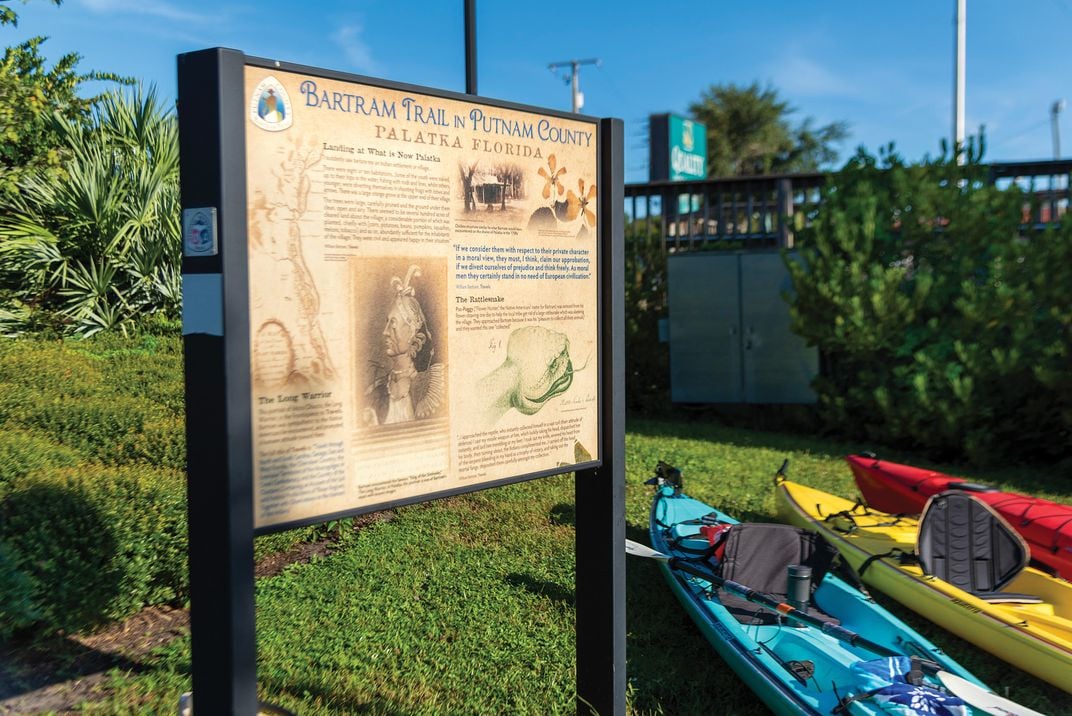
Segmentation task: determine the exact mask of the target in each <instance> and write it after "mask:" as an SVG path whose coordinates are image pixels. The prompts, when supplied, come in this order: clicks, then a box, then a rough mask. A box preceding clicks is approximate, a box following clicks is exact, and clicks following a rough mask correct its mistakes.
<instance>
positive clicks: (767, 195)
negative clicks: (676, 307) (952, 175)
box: [625, 159, 1072, 252]
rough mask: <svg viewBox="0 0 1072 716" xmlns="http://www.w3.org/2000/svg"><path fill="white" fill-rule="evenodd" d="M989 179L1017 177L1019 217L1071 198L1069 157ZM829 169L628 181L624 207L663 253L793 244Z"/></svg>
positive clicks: (1004, 181) (1028, 218) (1041, 219)
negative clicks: (1021, 201) (1021, 196)
mask: <svg viewBox="0 0 1072 716" xmlns="http://www.w3.org/2000/svg"><path fill="white" fill-rule="evenodd" d="M988 166H989V169H990V172H989V174H990V181H991V182H992V183H994V184H996V185H997V186H999V187H1007V186H1010V185H1012V184H1016V185H1017V186H1020V187H1021V188H1022V189H1024V191H1025V192H1027V193H1028V194H1029V195H1030V196H1031V198H1032V199H1033V200H1032V201H1028V202H1026V203H1025V205H1024V223H1025V224H1034V225H1040V224H1041V225H1045V224H1047V223H1051V222H1054V221H1057V220H1059V219H1060V218H1061V217H1063V216H1064V214H1065V213H1066V212H1067V211H1068V209H1069V200H1070V198H1072V193H1070V185H1072V181H1070V178H1072V160H1065V159H1060V160H1050V161H1034V162H993V163H991V164H989V165H988ZM828 176H829V175H828V174H823V173H809V174H780V175H767V176H754V177H722V178H717V179H706V180H698V181H682V182H669V181H660V182H649V183H645V184H627V185H626V186H625V210H626V215H627V219H628V220H629V224H630V226H631V227H632V231H631V233H632V234H633V235H634V236H646V237H647V236H651V235H652V232H656V233H657V235H658V236H660V237H662V239H663V246H664V249H665V250H666V251H668V252H680V251H696V250H703V249H708V248H742V249H763V248H792V246H793V233H794V231H799V230H800V229H801V228H804V227H806V226H809V225H810V224H811V222H812V221H814V219H815V216H816V215H817V213H818V211H820V210H821V207H822V203H823V192H824V189H825V187H826V182H827V178H828Z"/></svg>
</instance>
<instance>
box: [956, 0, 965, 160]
mask: <svg viewBox="0 0 1072 716" xmlns="http://www.w3.org/2000/svg"><path fill="white" fill-rule="evenodd" d="M956 2H957V11H956V19H955V22H954V24H955V25H956V51H955V58H954V72H953V75H954V80H953V96H954V101H953V148H954V151H956V152H957V163H958V164H963V163H964V157H963V155H962V154H961V151H960V150H961V148H962V147H963V146H964V66H965V64H966V60H967V53H966V51H965V46H966V44H967V34H968V32H967V14H968V10H967V0H956Z"/></svg>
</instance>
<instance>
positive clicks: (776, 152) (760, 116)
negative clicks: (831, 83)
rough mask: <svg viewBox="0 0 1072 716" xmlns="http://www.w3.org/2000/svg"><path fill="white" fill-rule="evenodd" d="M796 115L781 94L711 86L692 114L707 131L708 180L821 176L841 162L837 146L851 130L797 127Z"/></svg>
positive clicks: (808, 123)
mask: <svg viewBox="0 0 1072 716" xmlns="http://www.w3.org/2000/svg"><path fill="white" fill-rule="evenodd" d="M795 111H796V109H795V108H793V107H790V106H789V104H788V103H787V102H784V101H782V100H781V99H779V98H778V92H777V91H776V90H775V89H773V88H771V87H767V88H766V89H761V88H760V86H759V83H756V82H753V83H752V84H751V85H750V86H748V87H739V86H737V85H734V84H725V85H711V86H710V87H709V88H708V89H707V90H705V91H704V92H703V94H702V95H701V96H700V100H699V101H698V102H694V103H693V104H691V105H690V106H689V112H690V113H691V114H692V116H693V117H694V118H695V119H696V120H697V121H699V122H702V123H703V124H704V125H706V127H707V174H708V176H712V177H715V176H731V175H733V176H740V175H756V174H771V173H783V172H801V171H817V170H818V169H819V168H820V167H822V166H824V165H829V164H831V163H833V162H836V161H837V157H838V154H837V151H836V150H835V149H834V145H835V144H837V143H838V142H840V141H842V140H843V139H845V138H846V137H848V134H849V132H848V125H847V124H846V123H845V122H834V123H831V124H828V125H825V126H823V127H818V128H815V127H813V123H814V119H812V118H811V117H808V118H806V119H805V120H804V121H803V122H801V123H800V124H799V125H797V126H796V127H794V126H792V125H791V124H790V122H789V119H788V116H789V115H790V114H792V113H794V112H795Z"/></svg>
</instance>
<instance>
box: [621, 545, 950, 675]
mask: <svg viewBox="0 0 1072 716" xmlns="http://www.w3.org/2000/svg"><path fill="white" fill-rule="evenodd" d="M625 551H626V552H628V553H629V554H631V555H633V556H634V557H646V558H648V559H657V560H659V561H660V562H666V563H668V564H669V565H670V567H671V568H673V569H679V570H681V571H682V572H688V573H689V574H691V575H694V576H696V577H699V578H700V579H704V580H706V581H708V582H711V584H714V585H715V586H716V587H719V588H721V589H725V590H726V591H727V592H733V593H734V594H736V595H737V596H739V597H743V598H744V599H747V600H748V601H750V602H752V603H753V604H758V605H760V606H761V607H766V608H767V609H770V610H771V611H774V612H778V613H779V614H781V615H782V616H784V617H786V618H788V619H791V620H792V621H795V622H800V623H802V624H807V625H808V626H813V627H815V628H816V629H819V630H820V631H822V632H823V633H824V634H829V635H830V636H832V637H834V638H835V639H837V640H838V641H841V642H845V643H846V644H849V645H851V646H858V647H861V648H863V649H867V650H868V651H870V652H873V653H875V654H878V655H879V656H900V655H901V654H899V653H898V652H896V651H894V650H892V649H887V648H886V647H884V646H882V645H881V644H876V643H875V642H873V641H871V640H869V639H865V638H864V637H863V636H861V635H859V634H857V633H856V632H854V631H849V630H848V629H846V628H845V627H843V626H840V625H838V624H834V623H832V622H828V621H824V620H822V619H819V618H818V617H813V616H812V615H810V614H808V613H807V612H803V611H801V610H799V609H797V608H796V607H794V606H792V605H791V604H786V603H785V602H781V601H779V600H777V599H775V598H773V597H771V596H770V595H769V594H764V593H763V592H757V591H756V590H754V589H752V588H751V587H746V586H745V585H743V584H740V583H738V582H734V581H733V580H732V579H723V578H722V577H720V576H718V575H717V574H715V573H714V572H712V571H711V570H709V569H705V568H703V567H700V566H698V565H696V564H693V563H691V562H689V561H687V560H684V559H680V558H678V557H671V556H670V555H668V554H663V553H662V552H659V551H656V550H654V549H652V548H651V547H647V546H645V545H642V544H640V543H639V542H634V541H633V540H629V539H627V540H626V541H625ZM922 663H923V665H924V667H927V666H933V667H934V671H937V670H938V664H936V663H934V662H933V661H931V662H928V661H923V662H922ZM934 671H931V673H934Z"/></svg>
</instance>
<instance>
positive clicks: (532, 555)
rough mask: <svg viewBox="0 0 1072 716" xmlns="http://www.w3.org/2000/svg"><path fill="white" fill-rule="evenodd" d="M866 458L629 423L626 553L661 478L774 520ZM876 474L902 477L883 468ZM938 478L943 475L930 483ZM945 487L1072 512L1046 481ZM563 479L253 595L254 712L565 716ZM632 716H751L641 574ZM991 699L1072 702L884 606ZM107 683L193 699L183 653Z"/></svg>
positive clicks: (120, 706)
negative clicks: (968, 672)
mask: <svg viewBox="0 0 1072 716" xmlns="http://www.w3.org/2000/svg"><path fill="white" fill-rule="evenodd" d="M867 447H869V446H859V445H848V444H839V443H835V442H831V441H828V440H821V439H816V438H808V437H800V436H793V435H783V434H777V433H765V432H757V431H749V430H741V429H733V428H727V427H722V426H718V425H715V424H711V423H705V422H701V421H685V420H680V421H670V420H665V421H663V420H633V421H631V422H630V423H629V429H628V434H627V438H626V458H627V461H626V462H627V465H626V467H627V481H628V487H627V491H626V514H627V530H628V536H629V537H630V538H632V539H637V540H640V541H644V542H647V510H648V501H649V498H650V488H648V487H645V486H644V485H643V481H644V480H645V479H646V478H647V477H649V476H650V475H651V471H652V468H653V467H654V466H655V463H656V462H657V461H658V460H660V459H663V460H666V461H668V462H670V463H672V464H675V465H677V466H678V467H680V468H681V469H682V471H683V473H684V479H685V489H686V491H687V492H689V493H690V494H692V495H694V496H696V497H698V498H700V499H702V500H704V501H706V502H709V503H711V504H714V505H718V506H720V507H721V508H722V509H724V510H725V511H727V512H729V513H731V514H733V515H735V516H736V517H738V518H740V519H742V520H772V519H773V516H774V500H773V491H772V482H771V476H772V475H773V473H774V471H775V470H776V469H777V468H778V466H779V465H780V464H781V462H782V460H783V459H785V458H789V461H790V462H789V475H790V477H791V478H792V479H794V480H797V481H800V482H803V483H806V484H810V485H814V486H816V487H820V488H822V489H826V490H829V491H832V492H837V493H841V494H846V495H851V494H854V488H853V486H852V479H851V475H850V473H849V470H848V468H847V466H845V464H844V463H843V462H842V461H841V456H842V455H844V454H845V453H847V452H852V451H857V450H860V449H866V448H867ZM883 457H887V458H889V459H894V460H898V459H900V460H903V461H911V459H912V458H911V456H909V455H906V454H898V453H893V452H884V453H883ZM936 467H943V466H936ZM944 467H945V469H947V470H948V471H951V472H955V473H957V474H962V475H965V476H967V477H970V478H972V479H976V480H979V481H989V482H991V483H995V484H998V485H1002V486H1005V487H1007V488H1009V489H1019V490H1029V491H1031V492H1034V493H1037V494H1040V495H1045V496H1048V497H1050V498H1053V499H1057V500H1059V501H1063V502H1072V485H1068V484H1067V483H1066V482H1065V481H1063V480H1062V478H1061V477H1060V476H1059V475H1058V474H1057V473H1056V471H1055V472H1054V474H1046V473H1040V472H1032V473H1030V475H1024V474H1019V473H1018V472H1017V471H1015V470H1010V471H1003V472H981V471H968V470H965V469H963V468H961V467H959V466H952V465H946V466H944ZM573 585H574V559H573V479H572V476H569V475H566V476H560V477H555V478H549V479H545V480H539V481H534V482H530V483H525V484H520V485H512V486H509V487H504V488H499V489H495V490H489V491H486V492H480V493H475V494H472V495H468V496H464V497H458V498H452V499H448V500H442V501H439V502H435V503H429V504H425V505H417V506H413V507H408V508H404V509H400V510H397V511H396V512H395V513H394V516H393V518H392V519H390V520H387V521H380V522H376V523H374V524H372V525H370V526H367V527H365V528H363V529H362V530H360V531H354V532H347V533H346V535H345V536H344V538H343V540H342V542H341V543H340V545H339V547H338V549H337V550H336V551H334V552H333V553H331V554H329V555H328V556H326V557H322V558H319V559H314V560H313V561H311V562H309V563H305V564H295V565H292V566H290V567H288V568H287V569H285V570H284V571H283V572H282V573H280V574H278V575H276V576H272V577H267V578H264V579H261V580H259V582H258V585H257V618H258V625H257V634H258V660H259V670H258V676H259V685H260V691H261V695H262V698H263V699H265V700H267V701H269V702H272V703H275V704H277V705H279V706H283V707H284V708H287V709H290V710H292V711H294V712H297V713H300V714H336V713H370V714H477V713H481V714H482V713H512V714H513V713H517V714H555V713H574V711H575V707H574V701H573V688H574V679H575V674H574V663H573V662H574V612H573ZM627 588H628V595H627V619H628V625H627V628H628V638H627V649H628V652H627V653H628V684H629V685H628V689H629V692H628V699H629V710H630V713H632V714H691V713H697V714H699V713H707V714H712V713H714V714H730V713H734V714H761V713H766V710H765V708H764V707H763V706H762V705H761V704H759V703H758V700H757V699H756V697H755V696H754V695H753V694H751V693H750V692H749V691H748V690H747V689H746V688H745V687H744V686H743V684H742V683H741V682H740V681H739V680H738V679H737V678H736V677H735V676H734V675H733V674H732V673H729V672H728V671H727V670H726V668H725V667H724V665H723V663H722V662H721V661H720V659H719V658H718V657H717V656H716V655H715V654H714V652H713V651H712V650H711V649H710V648H708V646H707V645H706V642H704V641H703V639H702V638H701V637H700V636H699V633H698V631H697V630H696V629H695V628H694V627H693V625H692V623H691V622H690V621H689V620H688V618H687V617H686V616H685V614H684V612H683V611H682V610H681V609H680V608H679V607H678V605H677V603H676V601H675V600H674V598H673V596H672V595H671V593H670V591H669V589H668V588H667V586H666V585H665V584H664V583H663V580H662V577H661V575H660V573H659V571H658V569H657V568H656V567H655V566H654V564H653V563H651V562H646V561H630V562H629V563H628V572H627ZM882 601H883V603H884V604H885V605H886V606H888V607H891V609H893V611H895V612H896V613H897V614H898V615H899V616H901V617H903V618H905V619H906V620H908V621H909V622H910V623H911V624H912V625H913V626H915V627H916V628H917V629H920V630H921V631H923V632H925V634H926V635H927V636H928V637H929V638H931V639H933V640H934V641H935V642H937V643H938V644H940V645H941V646H943V647H945V648H946V649H947V650H948V651H949V652H951V653H952V654H953V655H954V656H955V657H956V658H957V659H959V660H960V661H961V662H962V663H964V664H965V665H967V666H968V667H969V668H970V669H972V670H973V671H975V673H976V674H977V675H978V676H979V677H980V678H982V679H983V680H984V681H986V682H987V683H989V684H991V685H992V686H993V687H995V688H997V689H998V690H1003V689H1005V688H1008V694H1009V696H1010V697H1012V698H1014V699H1016V700H1018V701H1020V702H1021V703H1023V704H1025V705H1028V706H1031V707H1032V708H1035V709H1037V710H1039V711H1042V712H1044V713H1049V714H1059V713H1070V712H1072V709H1069V707H1068V705H1067V704H1068V698H1067V695H1065V694H1063V693H1062V692H1059V691H1058V690H1057V689H1055V688H1053V687H1050V686H1048V685H1046V684H1044V683H1042V682H1040V681H1038V680H1037V679H1034V678H1032V677H1029V676H1027V675H1026V674H1023V673H1021V672H1019V671H1017V670H1015V669H1012V668H1011V667H1008V666H1006V665H1005V664H1004V663H1003V662H1001V661H999V660H997V659H995V658H993V657H991V656H989V655H988V654H985V653H984V652H981V651H979V650H978V649H976V648H974V647H972V646H971V645H968V644H966V643H964V642H963V641H961V640H959V639H957V638H955V637H952V636H951V635H949V634H947V633H945V632H943V631H941V630H940V629H937V628H934V627H932V626H931V625H929V624H927V623H925V622H922V621H921V620H919V619H918V618H916V617H915V616H914V615H912V614H911V613H908V612H906V611H905V610H903V609H901V608H899V607H897V606H896V605H891V603H889V602H888V600H884V599H883V600H882ZM138 662H139V663H138V664H137V665H136V666H135V668H131V669H126V670H122V669H115V670H113V671H112V673H111V678H110V680H109V681H108V682H107V683H106V684H104V685H103V686H102V687H101V688H100V694H99V697H97V698H94V699H93V700H91V701H87V703H86V704H85V708H86V710H89V711H99V712H105V713H120V712H143V713H167V712H172V711H174V709H175V707H176V704H177V701H178V697H179V694H180V693H181V692H183V691H186V690H188V689H189V687H190V684H189V669H190V662H189V640H188V638H182V639H178V640H176V641H174V642H172V643H171V644H169V645H167V646H165V647H162V648H160V649H158V650H157V651H155V652H153V653H152V654H150V655H149V656H148V657H142V658H140V659H139V660H138Z"/></svg>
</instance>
